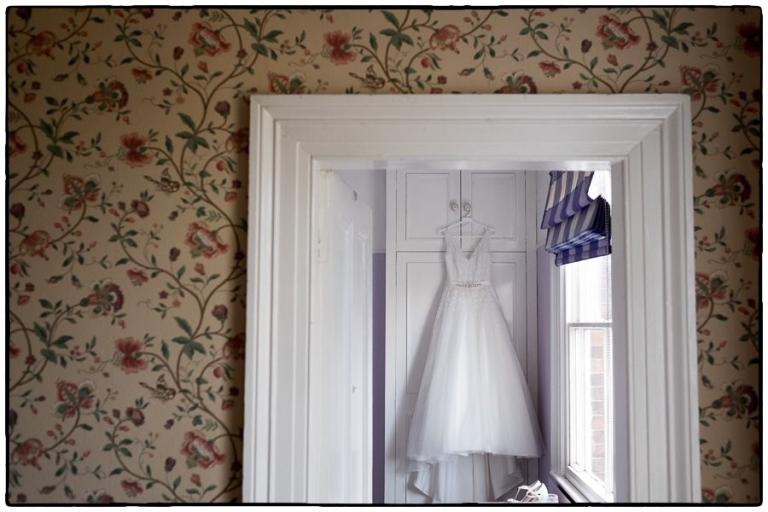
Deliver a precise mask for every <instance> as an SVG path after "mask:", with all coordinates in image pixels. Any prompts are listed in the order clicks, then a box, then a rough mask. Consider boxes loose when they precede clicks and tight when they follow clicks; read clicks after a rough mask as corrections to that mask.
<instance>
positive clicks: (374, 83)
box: [350, 64, 386, 91]
mask: <svg viewBox="0 0 768 512" xmlns="http://www.w3.org/2000/svg"><path fill="white" fill-rule="evenodd" d="M350 75H351V76H353V77H355V78H357V79H358V80H360V85H362V86H363V87H365V88H366V89H370V90H372V91H375V90H377V89H381V88H382V87H384V84H385V83H386V80H384V79H383V78H381V77H380V76H378V75H377V74H376V71H374V70H373V64H371V65H370V66H368V69H367V70H366V72H365V78H363V77H362V76H360V75H358V74H357V73H350Z"/></svg>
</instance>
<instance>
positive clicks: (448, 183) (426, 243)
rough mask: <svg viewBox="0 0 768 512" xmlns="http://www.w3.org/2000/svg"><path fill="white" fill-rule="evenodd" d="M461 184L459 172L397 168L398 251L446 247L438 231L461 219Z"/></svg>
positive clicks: (440, 249)
mask: <svg viewBox="0 0 768 512" xmlns="http://www.w3.org/2000/svg"><path fill="white" fill-rule="evenodd" d="M460 187H461V174H460V172H459V171H432V170H419V171H406V170H399V171H397V250H398V251H442V250H444V249H445V247H444V242H443V237H442V236H441V235H438V234H437V230H438V229H439V228H442V227H445V226H446V225H448V224H451V223H453V222H456V221H457V220H459V218H460V217H459V215H460V210H459V209H458V206H459V204H460V201H461V197H460V196H461V190H460ZM454 204H455V205H456V206H457V209H456V210H455V211H454V210H453V209H452V205H454ZM456 234H458V229H457V230H456Z"/></svg>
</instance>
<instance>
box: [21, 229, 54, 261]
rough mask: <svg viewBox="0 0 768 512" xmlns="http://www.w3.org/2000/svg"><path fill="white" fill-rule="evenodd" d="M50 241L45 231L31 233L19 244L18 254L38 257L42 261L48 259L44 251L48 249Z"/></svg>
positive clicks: (49, 236)
mask: <svg viewBox="0 0 768 512" xmlns="http://www.w3.org/2000/svg"><path fill="white" fill-rule="evenodd" d="M50 241H51V235H49V234H48V232H47V231H43V230H41V229H39V230H37V231H33V232H32V233H31V234H29V235H27V236H26V237H24V240H22V241H21V243H20V244H19V253H20V254H28V255H30V256H40V257H41V258H43V259H46V260H47V259H48V256H46V254H45V249H46V247H48V243H49V242H50Z"/></svg>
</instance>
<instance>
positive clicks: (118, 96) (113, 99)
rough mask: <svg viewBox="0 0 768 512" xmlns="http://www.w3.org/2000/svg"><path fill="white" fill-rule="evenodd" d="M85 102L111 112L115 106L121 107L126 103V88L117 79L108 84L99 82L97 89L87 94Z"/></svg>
mask: <svg viewBox="0 0 768 512" xmlns="http://www.w3.org/2000/svg"><path fill="white" fill-rule="evenodd" d="M85 102H86V103H93V104H96V105H97V108H98V109H99V110H103V111H106V112H112V111H114V110H115V108H118V109H121V108H123V107H125V106H126V105H128V90H127V89H126V88H125V85H124V84H123V83H122V82H118V81H117V80H115V81H113V82H109V83H108V84H105V83H104V82H101V83H100V84H99V90H98V91H96V92H94V93H93V94H91V95H90V96H87V97H86V98H85Z"/></svg>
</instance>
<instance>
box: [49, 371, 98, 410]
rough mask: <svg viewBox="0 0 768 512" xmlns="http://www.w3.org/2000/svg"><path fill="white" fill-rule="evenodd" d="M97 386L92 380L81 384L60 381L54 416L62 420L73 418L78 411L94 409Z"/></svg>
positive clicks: (57, 383) (57, 385)
mask: <svg viewBox="0 0 768 512" xmlns="http://www.w3.org/2000/svg"><path fill="white" fill-rule="evenodd" d="M95 389H96V385H95V384H94V383H93V381H91V380H84V381H83V382H81V383H80V384H75V383H74V382H67V381H64V380H61V379H60V380H58V381H57V382H56V399H57V400H58V403H56V405H54V414H55V415H56V416H59V417H61V418H64V419H66V418H72V417H73V416H75V415H76V414H77V412H78V411H89V410H91V409H93V401H94V398H95V397H94V396H93V391H94V390H95Z"/></svg>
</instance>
